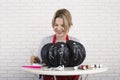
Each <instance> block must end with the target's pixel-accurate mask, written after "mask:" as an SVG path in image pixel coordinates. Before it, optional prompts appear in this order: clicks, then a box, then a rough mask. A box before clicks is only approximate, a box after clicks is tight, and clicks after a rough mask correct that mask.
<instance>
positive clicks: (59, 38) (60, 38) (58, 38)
mask: <svg viewBox="0 0 120 80" xmlns="http://www.w3.org/2000/svg"><path fill="white" fill-rule="evenodd" d="M66 36H67V35H65V36H61V37H60V36H56V39H57V40H66Z"/></svg>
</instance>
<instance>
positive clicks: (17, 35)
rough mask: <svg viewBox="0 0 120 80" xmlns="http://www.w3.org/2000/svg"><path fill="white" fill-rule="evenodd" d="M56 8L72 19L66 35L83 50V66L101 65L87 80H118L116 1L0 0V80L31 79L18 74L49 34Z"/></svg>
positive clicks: (119, 21)
mask: <svg viewBox="0 0 120 80" xmlns="http://www.w3.org/2000/svg"><path fill="white" fill-rule="evenodd" d="M59 8H67V9H68V10H70V12H71V14H72V16H73V24H74V25H73V27H72V28H71V30H70V33H69V34H70V35H72V36H75V37H77V38H78V39H79V40H80V41H81V43H83V44H84V45H85V47H86V51H87V58H86V60H85V61H84V63H83V64H98V63H100V64H103V66H107V67H109V70H108V71H107V72H104V73H100V74H94V75H90V76H89V77H88V80H120V1H119V0H0V80H33V77H34V76H33V74H29V73H27V72H22V71H21V66H22V65H26V64H29V58H30V55H31V53H36V52H37V50H38V46H39V43H40V40H41V39H42V38H43V37H44V36H48V35H50V34H53V31H52V28H51V19H52V17H53V14H54V12H55V11H56V10H57V9H59Z"/></svg>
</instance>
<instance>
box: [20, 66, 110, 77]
mask: <svg viewBox="0 0 120 80" xmlns="http://www.w3.org/2000/svg"><path fill="white" fill-rule="evenodd" d="M22 70H24V71H28V72H31V73H34V74H42V75H59V76H66V75H67V76H68V75H82V74H95V73H101V72H105V71H107V70H108V68H107V67H103V68H95V69H87V70H80V69H77V70H74V69H73V67H65V69H64V70H63V71H56V70H48V69H47V67H42V68H37V69H35V68H24V67H22Z"/></svg>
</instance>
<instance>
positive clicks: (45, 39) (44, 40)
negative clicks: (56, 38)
mask: <svg viewBox="0 0 120 80" xmlns="http://www.w3.org/2000/svg"><path fill="white" fill-rule="evenodd" d="M52 39H53V35H49V36H46V37H43V39H42V42H45V43H50V42H52Z"/></svg>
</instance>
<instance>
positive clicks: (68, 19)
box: [52, 9, 72, 31]
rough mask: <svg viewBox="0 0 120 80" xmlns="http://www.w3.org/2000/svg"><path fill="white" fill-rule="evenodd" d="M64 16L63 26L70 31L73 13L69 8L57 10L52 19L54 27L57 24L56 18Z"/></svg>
mask: <svg viewBox="0 0 120 80" xmlns="http://www.w3.org/2000/svg"><path fill="white" fill-rule="evenodd" d="M58 17H59V18H62V19H63V26H64V28H65V30H66V31H67V30H68V31H69V28H70V27H71V25H72V16H71V13H70V12H69V11H68V10H67V9H59V10H57V11H56V12H55V14H54V16H53V19H52V27H53V26H54V25H55V20H56V18H58Z"/></svg>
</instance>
